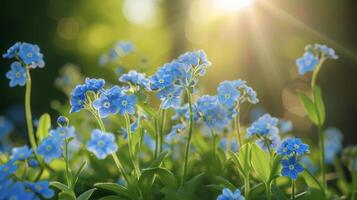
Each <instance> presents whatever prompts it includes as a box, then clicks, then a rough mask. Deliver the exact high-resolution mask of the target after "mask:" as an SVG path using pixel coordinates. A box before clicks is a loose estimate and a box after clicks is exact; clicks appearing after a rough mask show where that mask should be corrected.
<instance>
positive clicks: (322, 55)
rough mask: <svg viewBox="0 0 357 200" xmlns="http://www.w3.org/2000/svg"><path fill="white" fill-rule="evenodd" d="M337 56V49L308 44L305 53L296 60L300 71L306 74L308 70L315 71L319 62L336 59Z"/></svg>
mask: <svg viewBox="0 0 357 200" xmlns="http://www.w3.org/2000/svg"><path fill="white" fill-rule="evenodd" d="M337 58H338V56H337V55H336V53H335V50H333V49H332V48H330V47H328V46H326V45H321V44H314V45H307V46H306V47H305V53H304V55H303V56H302V57H300V58H298V59H297V60H296V66H297V67H298V70H299V73H300V74H301V75H304V74H305V73H307V72H311V71H314V70H315V68H316V66H317V65H318V64H319V62H321V61H324V60H325V59H334V60H335V59H337Z"/></svg>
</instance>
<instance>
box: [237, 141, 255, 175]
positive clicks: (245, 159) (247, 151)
mask: <svg viewBox="0 0 357 200" xmlns="http://www.w3.org/2000/svg"><path fill="white" fill-rule="evenodd" d="M251 157H252V156H251V145H250V144H249V143H247V144H245V145H243V146H242V148H240V149H239V152H238V162H239V165H240V166H241V168H242V173H243V175H244V177H247V176H248V175H249V173H250V169H251Z"/></svg>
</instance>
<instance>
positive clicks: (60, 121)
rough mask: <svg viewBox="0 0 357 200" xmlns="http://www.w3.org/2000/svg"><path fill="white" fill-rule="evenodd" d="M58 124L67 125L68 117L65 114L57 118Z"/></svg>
mask: <svg viewBox="0 0 357 200" xmlns="http://www.w3.org/2000/svg"><path fill="white" fill-rule="evenodd" d="M57 124H58V125H59V126H64V127H66V126H68V124H69V119H68V118H67V117H65V116H59V117H58V118H57Z"/></svg>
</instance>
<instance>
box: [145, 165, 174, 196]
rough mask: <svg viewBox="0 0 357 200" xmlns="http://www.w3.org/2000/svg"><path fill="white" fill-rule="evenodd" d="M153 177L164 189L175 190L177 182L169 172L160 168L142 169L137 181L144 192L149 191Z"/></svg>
mask: <svg viewBox="0 0 357 200" xmlns="http://www.w3.org/2000/svg"><path fill="white" fill-rule="evenodd" d="M155 175H156V176H157V177H158V178H159V179H160V181H161V182H162V183H163V184H164V185H165V186H166V187H169V188H173V189H176V188H177V180H176V177H175V175H174V174H173V173H172V172H171V171H170V170H168V169H166V168H162V167H155V168H146V169H144V170H143V172H142V174H141V176H140V179H139V185H140V186H141V187H142V188H144V189H146V190H147V189H149V187H151V184H152V179H153V177H154V176H155Z"/></svg>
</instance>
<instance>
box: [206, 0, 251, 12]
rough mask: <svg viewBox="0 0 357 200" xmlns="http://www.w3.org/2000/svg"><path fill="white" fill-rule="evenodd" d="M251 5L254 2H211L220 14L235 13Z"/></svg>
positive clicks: (231, 0)
mask: <svg viewBox="0 0 357 200" xmlns="http://www.w3.org/2000/svg"><path fill="white" fill-rule="evenodd" d="M253 3H254V0H213V6H214V8H215V9H217V10H220V11H222V12H236V11H238V10H240V9H242V8H244V7H247V6H251V5H253Z"/></svg>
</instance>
